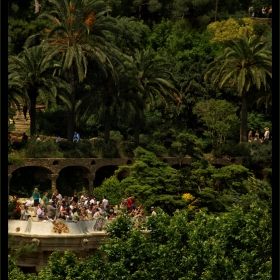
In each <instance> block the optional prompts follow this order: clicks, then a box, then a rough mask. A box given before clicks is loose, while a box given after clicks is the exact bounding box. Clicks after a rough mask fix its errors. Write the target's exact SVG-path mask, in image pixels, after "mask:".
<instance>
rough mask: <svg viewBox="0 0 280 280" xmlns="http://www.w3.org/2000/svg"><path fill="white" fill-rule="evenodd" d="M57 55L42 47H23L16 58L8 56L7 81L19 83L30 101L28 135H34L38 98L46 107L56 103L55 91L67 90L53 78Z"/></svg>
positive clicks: (57, 78) (60, 82)
mask: <svg viewBox="0 0 280 280" xmlns="http://www.w3.org/2000/svg"><path fill="white" fill-rule="evenodd" d="M56 55H57V54H56V53H55V52H54V51H52V52H50V51H47V49H46V47H44V46H36V47H32V48H30V49H27V48H26V47H24V49H23V51H22V52H21V53H20V54H19V55H17V56H9V59H8V63H9V65H8V73H9V76H8V80H14V81H21V83H22V88H24V89H25V91H26V93H27V95H28V100H29V101H30V134H31V135H34V134H35V133H36V101H37V98H38V96H40V98H41V99H42V100H43V102H44V103H45V105H46V106H48V102H49V101H51V102H52V103H53V104H55V103H56V96H57V89H58V88H59V89H60V90H61V91H64V90H69V86H68V84H67V83H66V82H65V81H64V80H62V79H61V78H59V77H56V76H54V73H55V70H57V69H58V68H59V67H60V65H59V64H58V63H57V62H56V60H55V56H56Z"/></svg>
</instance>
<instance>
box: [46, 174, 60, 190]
mask: <svg viewBox="0 0 280 280" xmlns="http://www.w3.org/2000/svg"><path fill="white" fill-rule="evenodd" d="M58 176H59V174H49V175H48V176H47V178H48V179H50V180H51V182H52V191H54V190H55V189H56V180H57V178H58Z"/></svg>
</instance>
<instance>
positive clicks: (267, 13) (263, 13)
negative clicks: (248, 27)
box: [248, 6, 272, 18]
mask: <svg viewBox="0 0 280 280" xmlns="http://www.w3.org/2000/svg"><path fill="white" fill-rule="evenodd" d="M248 12H249V15H250V17H252V18H254V17H259V18H272V6H270V7H269V9H267V7H264V6H263V7H262V8H261V9H260V10H259V11H255V9H254V7H249V9H248Z"/></svg>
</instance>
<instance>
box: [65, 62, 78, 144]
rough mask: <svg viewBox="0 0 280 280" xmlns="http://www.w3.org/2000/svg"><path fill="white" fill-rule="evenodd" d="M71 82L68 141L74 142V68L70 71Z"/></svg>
mask: <svg viewBox="0 0 280 280" xmlns="http://www.w3.org/2000/svg"><path fill="white" fill-rule="evenodd" d="M69 80H70V98H71V108H69V109H68V116H67V122H68V123H67V140H68V141H72V139H73V134H74V129H75V103H76V95H75V76H74V66H71V67H70V69H69Z"/></svg>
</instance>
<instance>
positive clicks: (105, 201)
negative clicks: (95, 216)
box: [102, 195, 109, 209]
mask: <svg viewBox="0 0 280 280" xmlns="http://www.w3.org/2000/svg"><path fill="white" fill-rule="evenodd" d="M108 202H109V201H108V199H107V198H106V196H105V195H104V196H103V200H102V204H103V209H106V206H107V204H108Z"/></svg>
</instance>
